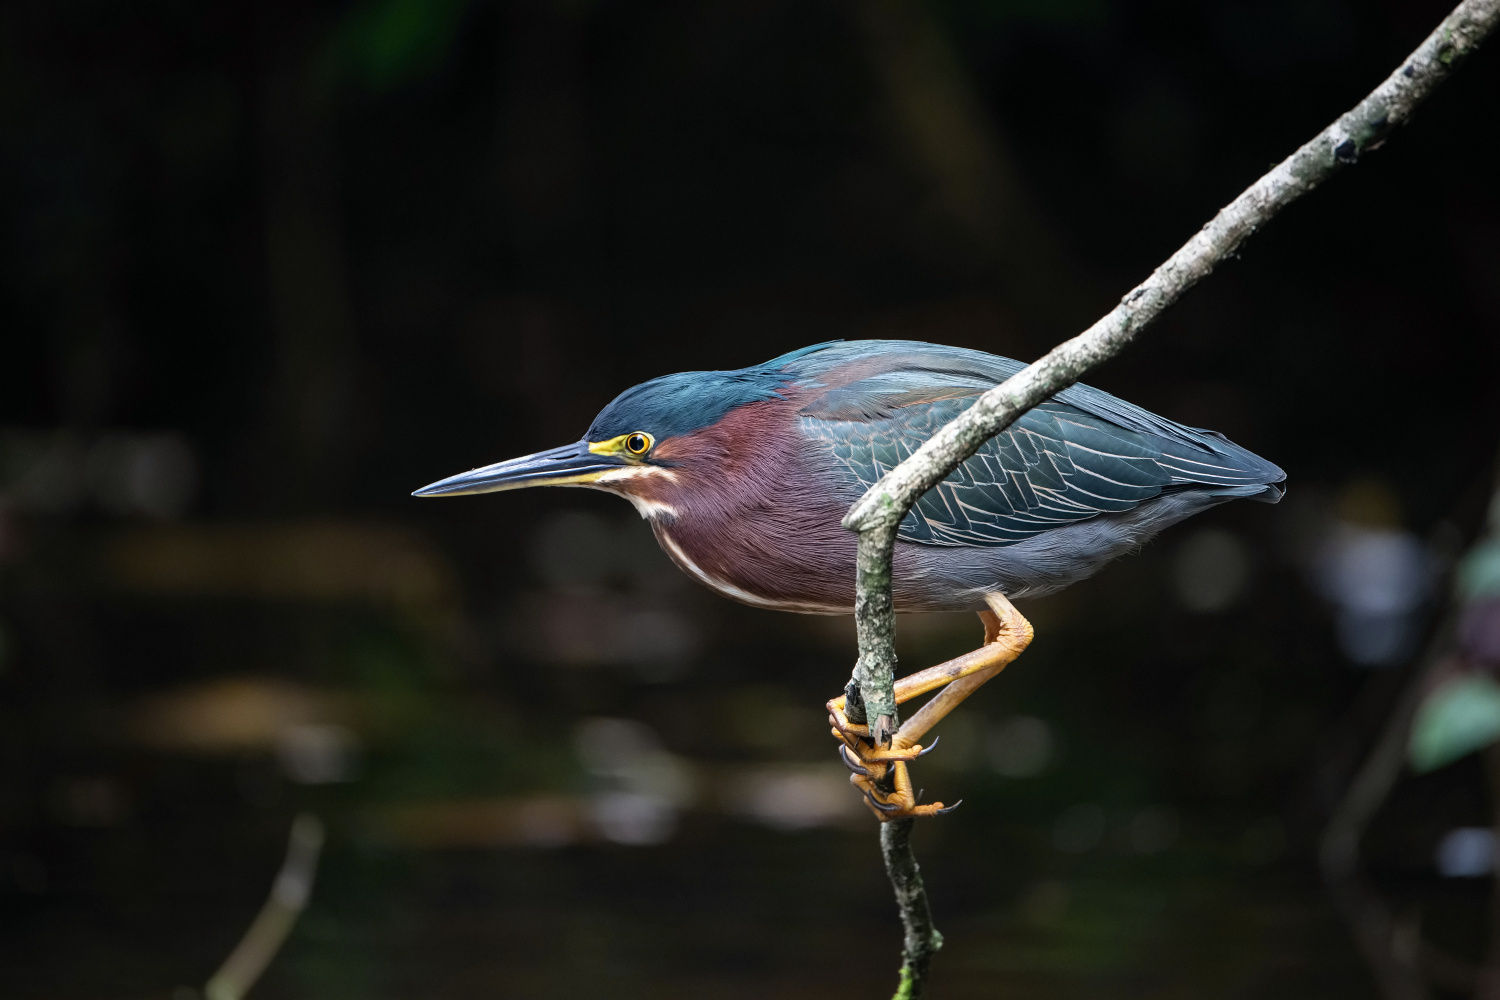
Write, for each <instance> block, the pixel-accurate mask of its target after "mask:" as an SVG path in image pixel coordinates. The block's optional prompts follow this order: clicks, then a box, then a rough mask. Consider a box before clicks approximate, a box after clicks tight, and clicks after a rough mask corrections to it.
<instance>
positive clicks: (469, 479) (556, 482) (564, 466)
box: [412, 441, 627, 497]
mask: <svg viewBox="0 0 1500 1000" xmlns="http://www.w3.org/2000/svg"><path fill="white" fill-rule="evenodd" d="M626 464H627V463H626V462H624V461H623V460H621V459H619V458H616V457H615V456H613V455H601V454H598V453H596V452H593V451H590V450H589V444H588V442H587V441H579V442H578V443H577V444H565V445H563V446H562V447H561V448H553V449H552V450H550V451H539V452H537V453H536V454H535V455H524V456H522V457H521V458H513V459H511V460H510V461H508V462H496V463H495V464H494V465H486V466H485V467H484V468H482V469H474V470H472V471H470V472H461V473H459V474H458V475H456V476H449V477H448V478H447V479H440V480H438V481H437V482H435V483H433V484H432V485H431V486H424V487H422V488H421V489H420V490H417V491H416V492H415V493H413V494H412V496H414V497H450V496H461V495H463V494H465V493H498V492H499V491H500V490H519V489H522V488H523V487H526V486H587V485H588V484H589V483H594V482H597V481H598V480H599V477H600V476H603V475H604V474H605V473H607V472H612V471H614V470H615V469H619V468H622V467H623V466H625V465H626Z"/></svg>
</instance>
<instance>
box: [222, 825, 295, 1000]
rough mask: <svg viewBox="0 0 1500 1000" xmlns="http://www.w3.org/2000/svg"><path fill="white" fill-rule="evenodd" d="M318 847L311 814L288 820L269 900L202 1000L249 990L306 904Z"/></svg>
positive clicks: (225, 999) (232, 997) (229, 999)
mask: <svg viewBox="0 0 1500 1000" xmlns="http://www.w3.org/2000/svg"><path fill="white" fill-rule="evenodd" d="M322 850H323V821H322V820H320V819H318V817H316V816H314V815H313V814H311V813H302V814H300V815H299V816H298V817H297V818H296V819H295V820H294V821H293V822H292V835H291V837H290V839H289V841H288V843H287V848H286V861H284V862H283V863H282V865H281V871H280V872H279V873H278V874H277V876H276V881H275V882H273V883H272V884H271V896H270V898H269V899H267V900H266V905H265V906H263V907H261V910H260V913H259V914H257V915H256V917H255V920H254V921H253V922H252V923H251V924H250V928H249V929H248V930H247V931H245V936H244V937H243V938H241V939H240V943H239V944H237V945H235V948H234V951H232V952H230V953H229V957H228V958H226V959H225V960H224V964H223V965H221V966H220V967H219V971H218V972H215V973H214V975H213V978H212V979H210V980H209V981H208V985H207V986H205V987H204V988H203V995H204V997H205V998H206V1000H240V998H241V997H243V996H244V995H245V994H246V993H248V992H250V987H252V986H254V985H255V981H256V980H257V979H259V978H260V974H261V973H262V972H264V971H266V966H267V965H270V964H271V959H273V958H275V957H276V953H277V952H278V951H280V950H281V945H282V943H283V942H284V941H285V940H286V936H287V935H288V934H290V933H291V931H292V926H293V925H294V924H295V923H296V922H297V917H299V916H300V915H301V914H302V910H303V909H304V908H305V907H306V906H307V897H308V896H309V895H310V894H311V893H312V885H313V877H314V876H315V875H316V874H317V871H318V855H319V854H320V853H322Z"/></svg>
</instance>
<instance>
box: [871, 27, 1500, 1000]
mask: <svg viewBox="0 0 1500 1000" xmlns="http://www.w3.org/2000/svg"><path fill="white" fill-rule="evenodd" d="M1497 23H1500V0H1464V2H1462V3H1460V4H1459V5H1458V6H1457V7H1455V8H1454V9H1453V12H1452V13H1450V14H1449V15H1448V16H1447V17H1446V18H1444V19H1443V21H1442V23H1441V24H1439V25H1438V26H1437V28H1436V29H1435V30H1434V31H1433V32H1432V34H1430V35H1428V36H1427V38H1425V39H1424V40H1423V41H1422V44H1421V45H1419V46H1418V47H1417V49H1416V51H1415V52H1413V53H1412V54H1411V55H1410V56H1409V57H1408V58H1407V59H1406V60H1404V61H1403V62H1402V64H1401V65H1400V66H1399V67H1398V68H1397V69H1396V70H1395V72H1393V73H1392V74H1391V75H1390V76H1389V77H1387V78H1386V79H1385V81H1384V82H1383V83H1381V84H1380V86H1378V87H1376V88H1375V90H1373V91H1371V93H1370V94H1369V96H1367V97H1366V98H1365V99H1364V100H1362V101H1360V102H1359V104H1357V105H1355V107H1354V108H1353V109H1352V110H1350V111H1349V112H1347V113H1346V114H1344V115H1342V116H1340V117H1339V119H1338V120H1337V121H1335V122H1334V123H1333V124H1332V125H1329V126H1328V127H1327V128H1325V129H1324V130H1323V131H1321V132H1319V133H1318V134H1317V135H1316V136H1314V137H1313V139H1312V140H1311V141H1310V142H1308V143H1306V144H1305V145H1304V146H1302V147H1301V148H1300V149H1298V150H1297V151H1296V152H1295V153H1293V154H1292V155H1291V156H1289V157H1287V158H1286V159H1285V160H1283V161H1282V162H1281V163H1279V164H1277V165H1276V166H1275V167H1273V168H1272V169H1271V171H1270V172H1269V173H1267V174H1266V175H1265V176H1263V177H1261V178H1260V179H1259V180H1257V181H1256V182H1255V183H1254V184H1252V185H1250V187H1248V188H1246V189H1245V190H1244V192H1242V193H1241V194H1240V195H1239V197H1237V198H1235V199H1234V201H1232V202H1230V203H1229V204H1228V205H1227V206H1225V207H1224V208H1223V209H1222V210H1220V211H1219V213H1218V214H1217V215H1215V216H1214V217H1213V219H1212V220H1210V221H1209V223H1208V224H1207V225H1206V226H1204V227H1203V228H1202V229H1201V230H1199V231H1198V233H1197V234H1196V235H1194V236H1193V238H1192V239H1190V240H1188V242H1187V243H1186V244H1185V245H1184V246H1183V247H1182V248H1181V249H1180V250H1178V251H1177V252H1176V253H1174V254H1173V255H1172V256H1171V257H1169V258H1168V259H1167V261H1166V262H1165V263H1163V264H1162V265H1161V266H1160V267H1158V268H1157V269H1156V270H1155V271H1154V272H1153V273H1152V274H1151V276H1150V277H1149V278H1147V279H1146V280H1145V281H1143V282H1142V283H1141V284H1139V285H1137V286H1136V287H1135V288H1134V289H1132V290H1131V291H1130V293H1129V294H1127V295H1126V296H1125V297H1124V298H1123V299H1121V300H1120V304H1119V305H1117V306H1115V308H1114V309H1112V310H1111V311H1110V312H1109V313H1108V314H1107V315H1105V316H1104V317H1103V318H1102V319H1100V320H1099V321H1098V322H1096V323H1094V325H1093V326H1091V327H1089V328H1088V329H1087V330H1085V331H1084V332H1083V333H1081V334H1079V335H1078V336H1076V337H1074V338H1072V339H1071V340H1067V341H1064V342H1063V343H1062V344H1059V345H1058V346H1057V347H1055V348H1053V349H1052V350H1051V351H1049V352H1048V353H1047V354H1046V355H1044V356H1043V357H1042V358H1040V359H1039V360H1038V361H1036V362H1034V363H1033V364H1032V365H1030V366H1029V367H1028V368H1026V369H1025V370H1024V371H1022V372H1020V373H1019V374H1017V375H1016V376H1014V377H1013V378H1010V379H1008V380H1007V381H1005V382H1004V383H1002V384H1001V385H998V386H996V387H995V388H993V389H991V390H989V391H988V392H986V393H984V394H983V395H982V396H980V397H979V398H978V399H977V400H975V402H974V405H973V406H971V407H969V409H967V410H965V411H964V412H963V413H962V414H960V415H959V416H958V417H956V418H955V419H954V420H952V421H951V422H950V423H948V424H947V425H945V426H944V427H943V428H941V429H940V430H939V431H938V432H937V433H936V434H934V435H933V436H932V437H931V438H929V439H928V440H927V441H926V442H925V443H924V444H923V445H922V446H921V447H920V448H918V449H917V450H916V451H915V452H914V453H913V454H912V456H911V457H910V458H908V459H907V460H906V461H904V462H902V463H901V464H900V465H898V466H897V467H896V468H894V469H892V470H891V471H890V472H888V473H886V474H885V475H884V476H883V477H881V479H880V481H879V482H877V483H876V484H875V485H874V486H872V487H870V489H869V490H868V491H866V493H865V495H864V496H862V497H860V499H859V500H858V501H857V502H856V503H855V504H854V506H853V507H851V508H850V510H849V513H848V514H847V515H846V516H845V517H844V527H846V528H848V529H850V530H852V531H857V532H858V533H859V551H858V558H857V580H856V592H855V605H854V613H855V620H856V624H857V629H858V635H859V660H858V662H857V663H856V665H855V670H854V678H853V681H852V682H851V684H850V691H849V695H850V697H849V699H848V701H849V704H850V706H851V707H856V706H858V705H860V704H862V705H863V707H864V712H865V714H866V715H867V716H868V718H869V720H870V721H871V735H872V736H873V737H874V739H875V740H876V742H877V743H879V744H880V745H882V746H884V745H888V744H889V742H890V739H891V737H892V736H893V735H894V734H895V731H896V724H897V717H896V699H895V692H894V683H895V671H896V652H895V632H896V626H895V615H894V606H893V602H892V597H891V559H892V555H893V553H894V549H895V543H896V533H897V529H898V528H899V526H900V524H901V520H902V518H904V517H905V516H906V514H907V512H908V511H909V510H911V507H912V505H913V504H914V503H916V502H917V500H918V499H919V498H921V496H922V494H924V493H926V492H927V491H928V490H930V489H931V488H932V487H934V486H936V485H937V484H938V483H940V482H942V481H943V479H944V478H945V477H946V476H947V475H948V474H949V473H950V472H952V471H953V470H954V469H955V468H957V467H958V466H959V465H960V464H962V463H963V462H964V461H965V460H966V459H968V458H969V457H970V456H972V455H973V454H974V453H975V452H976V451H978V450H979V448H980V446H981V445H983V444H984V442H985V441H987V440H989V439H990V438H992V437H994V436H995V435H996V434H999V433H1001V432H1002V431H1004V430H1005V429H1006V428H1007V427H1009V426H1010V425H1011V424H1012V423H1013V422H1014V421H1015V420H1016V419H1017V418H1018V417H1020V416H1021V415H1022V414H1023V413H1025V412H1026V411H1027V410H1029V409H1030V408H1031V407H1033V406H1035V405H1037V404H1038V403H1040V402H1042V401H1043V400H1045V399H1047V398H1048V397H1050V396H1052V395H1054V394H1055V393H1057V392H1059V391H1061V390H1062V389H1065V388H1067V387H1068V386H1070V385H1072V384H1073V383H1074V382H1077V381H1078V380H1079V379H1080V378H1082V377H1083V375H1084V374H1085V373H1087V372H1088V371H1090V370H1092V369H1093V368H1096V367H1098V366H1099V365H1100V364H1102V363H1103V362H1105V361H1107V360H1109V359H1110V358H1112V357H1114V356H1115V355H1116V354H1118V353H1119V352H1120V351H1121V350H1123V349H1124V348H1125V346H1126V345H1127V344H1129V343H1130V342H1131V341H1132V340H1133V339H1135V336H1136V335H1137V334H1138V333H1140V331H1141V330H1143V329H1145V328H1146V327H1147V326H1148V325H1149V324H1150V323H1151V322H1152V321H1153V320H1155V319H1156V318H1157V317H1158V316H1159V315H1161V313H1162V312H1163V311H1164V310H1165V309H1166V308H1167V307H1168V306H1170V305H1171V304H1172V303H1174V302H1176V301H1177V300H1178V299H1179V298H1181V297H1182V294H1183V293H1184V292H1186V291H1187V290H1188V289H1189V288H1192V287H1193V286H1194V285H1196V284H1197V283H1198V282H1199V281H1201V280H1203V279H1204V278H1205V277H1207V276H1208V275H1209V274H1211V273H1212V272H1213V269H1214V268H1215V267H1216V266H1217V265H1218V264H1219V263H1220V262H1221V261H1223V260H1225V259H1226V258H1228V257H1231V256H1233V254H1234V252H1235V251H1236V250H1237V249H1238V248H1239V247H1240V245H1241V244H1242V243H1243V242H1244V241H1245V240H1246V239H1247V238H1248V237H1249V236H1250V235H1251V234H1253V233H1254V232H1255V231H1256V230H1257V229H1259V228H1260V227H1261V226H1263V225H1265V224H1266V223H1267V222H1269V221H1270V220H1271V219H1272V218H1273V217H1274V216H1275V215H1276V214H1277V213H1278V212H1280V211H1281V210H1282V209H1283V208H1285V207H1286V206H1288V205H1290V204H1291V203H1292V202H1294V201H1296V200H1297V199H1298V198H1300V197H1302V196H1303V195H1304V194H1306V193H1307V192H1309V191H1311V190H1312V189H1313V188H1315V187H1317V186H1318V185H1319V184H1321V183H1322V182H1323V181H1325V180H1327V179H1328V178H1329V177H1331V176H1333V175H1334V174H1335V173H1337V172H1338V171H1339V170H1341V169H1342V168H1344V167H1347V166H1351V165H1353V164H1355V163H1358V162H1359V160H1360V158H1361V157H1362V156H1363V155H1364V154H1365V153H1367V152H1371V151H1373V150H1375V149H1377V148H1379V146H1380V145H1381V144H1382V143H1383V142H1384V141H1385V139H1386V137H1387V136H1388V135H1389V134H1390V133H1391V131H1392V130H1393V129H1395V128H1396V127H1397V126H1398V125H1401V124H1403V123H1404V122H1406V121H1407V120H1408V119H1410V118H1411V116H1412V113H1413V112H1414V111H1415V110H1416V108H1417V106H1418V105H1419V104H1420V103H1421V102H1422V101H1423V100H1425V99H1426V98H1427V96H1428V95H1429V94H1431V93H1432V91H1433V90H1435V89H1436V88H1437V86H1438V85H1439V84H1440V83H1442V82H1443V81H1444V80H1446V79H1447V78H1448V77H1449V76H1450V75H1452V73H1453V72H1454V70H1455V69H1456V68H1457V66H1458V64H1459V63H1460V62H1461V61H1462V60H1463V58H1464V57H1465V56H1467V55H1468V54H1469V53H1471V52H1472V51H1474V50H1475V49H1476V48H1478V47H1479V45H1480V44H1481V43H1482V42H1483V41H1484V39H1485V38H1486V37H1487V36H1488V35H1489V34H1490V33H1491V32H1493V31H1494V30H1495V27H1496V24H1497ZM894 825H895V824H884V826H885V827H891V826H894ZM881 836H882V842H883V843H884V840H885V838H886V836H887V833H886V832H885V830H884V829H883V830H882V834H881ZM892 836H894V834H892ZM905 850H906V852H907V853H908V854H909V853H910V847H909V846H907V847H906V848H905ZM888 859H889V854H888ZM912 868H913V871H914V870H915V860H914V859H913V861H912ZM891 875H892V882H893V884H895V887H896V896H897V902H898V905H899V906H900V907H901V913H902V920H903V924H904V925H905V927H906V928H907V937H908V944H907V948H906V964H904V965H903V971H902V991H903V993H902V994H898V996H902V995H905V996H916V995H920V992H921V989H922V982H921V980H922V979H924V978H925V971H926V970H925V965H926V961H927V959H930V956H931V953H932V952H933V951H935V950H936V943H937V942H938V941H940V940H941V939H940V938H939V937H938V936H937V931H936V930H935V929H934V928H933V927H932V922H931V913H930V908H929V906H928V903H927V898H926V895H925V892H923V891H922V889H921V882H920V879H917V880H916V881H915V883H913V884H914V885H915V887H916V891H915V892H911V891H908V889H909V888H910V885H908V887H907V888H905V889H904V888H903V884H902V883H901V882H900V881H898V879H897V877H896V871H895V869H894V868H892V869H891ZM922 927H925V928H926V929H927V931H926V933H927V935H928V943H927V944H926V945H922V944H921V943H920V942H919V943H918V945H917V946H916V947H915V948H914V947H913V944H912V941H911V935H912V929H913V928H922ZM924 949H925V951H924ZM919 954H921V955H925V958H923V959H922V960H921V961H920V962H917V961H915V956H917V955H919Z"/></svg>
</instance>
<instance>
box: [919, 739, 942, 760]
mask: <svg viewBox="0 0 1500 1000" xmlns="http://www.w3.org/2000/svg"><path fill="white" fill-rule="evenodd" d="M940 739H942V737H941V736H934V737H933V738H932V745H931V746H927V747H923V748H922V752H921V753H919V754H917V756H918V757H926V756H927V755H928V754H930V753H932V751H934V750H936V749H937V745H938V740H940Z"/></svg>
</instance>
